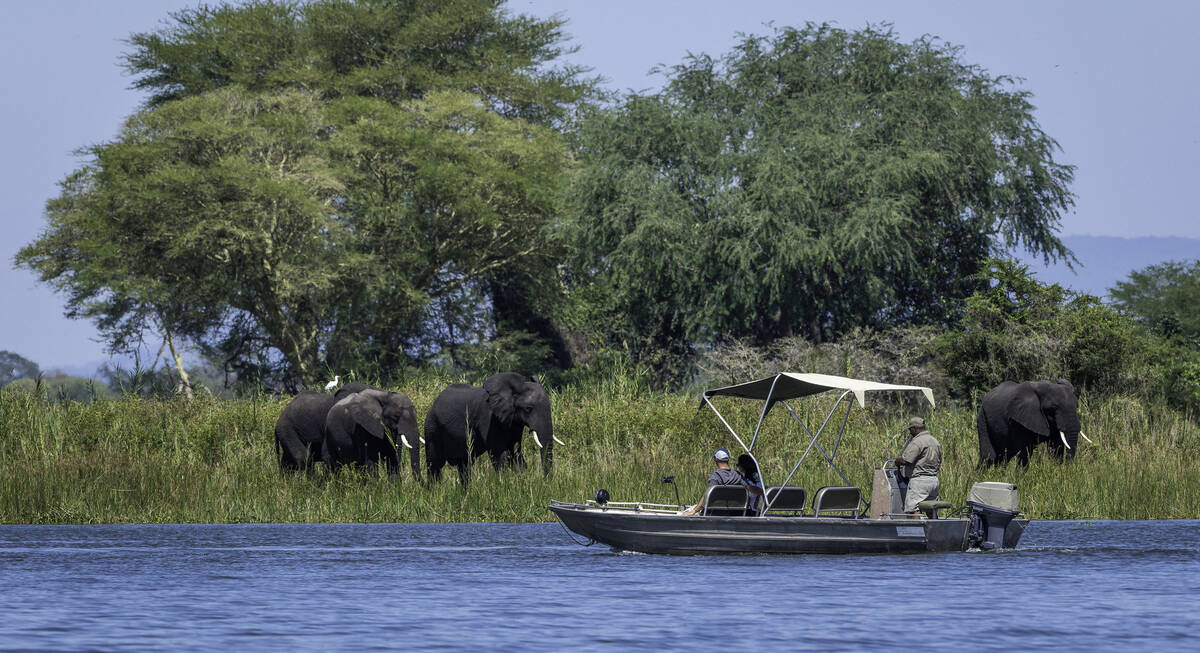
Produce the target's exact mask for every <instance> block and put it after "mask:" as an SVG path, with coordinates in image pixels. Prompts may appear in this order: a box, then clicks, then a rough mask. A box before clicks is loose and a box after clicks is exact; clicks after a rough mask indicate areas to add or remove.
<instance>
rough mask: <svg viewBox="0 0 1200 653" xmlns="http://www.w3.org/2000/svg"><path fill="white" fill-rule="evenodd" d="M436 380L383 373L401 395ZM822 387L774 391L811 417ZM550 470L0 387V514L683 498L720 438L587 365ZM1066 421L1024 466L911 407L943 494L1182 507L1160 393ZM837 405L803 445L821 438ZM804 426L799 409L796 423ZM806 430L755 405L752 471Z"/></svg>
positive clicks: (806, 481) (1155, 509)
mask: <svg viewBox="0 0 1200 653" xmlns="http://www.w3.org/2000/svg"><path fill="white" fill-rule="evenodd" d="M444 381H445V380H435V379H423V380H416V381H412V382H410V383H408V384H407V387H403V388H398V389H401V390H403V391H405V392H406V393H408V394H409V395H410V396H411V397H412V398H413V401H414V402H415V403H416V405H417V408H418V410H419V411H424V410H425V409H427V408H428V406H429V405H430V403H431V402H432V401H433V398H434V397H435V396H436V394H437V392H438V391H439V390H440V389H441V387H442V386H443V385H444ZM833 398H834V397H832V396H829V397H817V398H810V399H808V400H803V401H795V402H792V406H793V407H795V408H796V409H797V412H798V413H799V414H800V416H801V417H802V418H804V419H805V421H806V423H809V424H814V425H815V424H819V423H820V421H821V419H822V418H823V417H824V415H825V411H827V410H828V409H829V407H830V406H831V405H832V401H833ZM552 401H553V404H554V418H555V427H556V428H555V430H556V433H557V434H558V435H559V437H560V438H562V439H563V440H565V441H566V443H567V445H566V446H560V447H557V448H556V449H555V452H554V453H555V462H554V470H553V473H552V474H551V475H550V476H548V477H547V476H545V475H543V473H542V469H541V464H540V461H539V459H538V456H537V452H536V449H535V448H534V446H533V444H532V441H531V440H530V439H529V438H526V440H525V452H524V453H525V457H526V458H527V460H528V463H529V468H528V470H527V471H525V472H523V473H522V472H515V471H511V470H506V471H503V472H500V473H497V472H496V471H494V470H493V469H492V468H491V466H490V465H489V464H488V463H487V459H486V457H485V458H481V459H479V461H478V462H479V464H477V465H476V466H475V468H474V474H473V476H472V482H471V484H470V486H469V487H468V488H466V489H464V488H463V487H462V486H461V485H460V483H459V481H458V475H457V474H456V473H455V472H454V470H453V469H450V468H447V469H446V470H444V472H443V475H442V479H441V481H440V482H438V483H435V484H433V485H432V486H430V487H425V486H423V485H421V484H419V483H418V482H416V481H415V480H414V479H413V478H412V477H411V474H410V473H409V471H408V466H407V464H404V465H402V470H401V473H400V476H399V478H398V479H397V480H396V481H389V480H388V479H387V478H386V477H385V476H383V475H379V474H373V473H370V472H366V471H353V470H352V471H350V472H348V473H346V472H344V473H341V474H339V475H337V476H330V475H328V474H326V473H325V472H324V470H323V469H320V467H319V466H318V469H317V471H315V472H314V473H312V474H308V475H304V474H281V473H280V472H279V470H278V464H277V462H276V459H275V450H274V440H273V429H274V424H275V420H276V418H277V417H278V415H279V412H280V411H281V410H282V409H283V406H284V405H285V403H286V399H283V400H281V399H276V398H272V397H268V396H260V397H254V398H248V399H237V400H230V399H218V398H212V397H198V398H197V399H195V400H193V401H191V402H184V401H174V400H155V399H141V398H135V397H130V398H124V399H116V400H109V401H96V402H93V403H90V404H81V403H76V402H60V401H55V400H52V399H46V398H44V397H39V396H37V395H36V394H31V393H28V392H25V391H13V390H0V522H4V523H120V522H136V523H153V522H378V521H389V522H390V521H396V522H433V521H542V520H546V519H548V518H549V516H550V515H549V513H548V512H547V510H546V505H547V503H548V502H549V501H550V499H552V498H557V499H570V500H582V499H584V498H588V497H591V496H592V495H593V493H594V492H595V490H596V489H597V488H600V487H603V488H607V489H608V490H609V491H610V493H611V494H612V497H613V500H614V501H622V500H644V501H653V502H660V503H674V502H675V493H674V489H673V488H671V486H669V485H664V484H662V483H661V482H660V479H661V477H663V476H668V475H669V476H674V477H675V478H676V480H677V482H678V484H679V491H680V493H681V495H682V500H683V501H684V502H685V503H691V502H694V501H695V500H696V499H697V498H698V497H699V496H700V495H701V493H702V491H703V486H704V481H705V479H706V478H707V476H708V474H709V472H710V471H711V462H710V458H709V454H710V453H711V451H712V450H714V449H715V448H717V447H719V446H726V447H730V449H731V450H733V451H735V452H736V451H737V448H736V446H735V443H734V441H733V439H732V438H731V437H729V435H728V433H727V432H726V431H725V429H724V427H723V426H722V425H721V424H720V422H719V421H718V420H717V419H716V418H715V417H714V416H713V414H712V412H711V411H709V410H708V409H707V408H704V409H702V410H700V409H699V403H698V401H697V399H696V397H695V396H684V395H676V394H665V393H661V392H655V391H652V390H650V389H648V388H647V387H646V386H645V385H644V384H643V383H641V382H639V380H638V379H637V378H636V377H633V376H617V377H615V378H609V379H602V380H593V381H589V382H587V383H586V384H584V385H577V386H571V387H567V388H564V389H562V390H559V391H556V392H554V393H552ZM719 406H720V408H721V410H722V413H723V414H724V415H725V416H726V417H727V418H728V419H729V420H730V423H731V424H733V425H734V426H735V428H738V429H739V432H741V430H742V429H752V428H753V425H754V423H755V421H756V420H757V418H758V412H757V411H758V409H759V408H760V406H759V405H758V404H754V403H753V402H748V401H741V400H733V399H731V400H724V401H723V402H722V403H721V404H719ZM1080 411H1081V416H1082V420H1083V426H1084V431H1085V432H1086V433H1087V434H1088V435H1089V437H1091V438H1092V439H1093V440H1095V444H1091V445H1089V444H1087V443H1086V442H1082V441H1081V443H1080V451H1079V454H1078V456H1076V459H1075V461H1074V462H1073V463H1072V464H1070V465H1062V464H1060V463H1058V462H1056V461H1054V460H1052V459H1051V458H1050V457H1049V456H1048V455H1047V454H1046V453H1045V451H1044V450H1039V451H1038V453H1037V454H1036V455H1035V456H1034V457H1033V459H1032V461H1031V463H1030V465H1029V466H1028V467H1027V468H1021V467H1019V466H1017V464H1016V463H1015V462H1013V463H1010V464H1009V466H1007V467H1003V468H992V469H988V470H985V471H978V470H976V468H975V463H976V460H977V445H976V440H975V414H974V411H973V410H971V409H952V408H951V409H946V408H939V409H937V410H934V411H931V412H929V413H928V414H927V415H926V417H927V420H928V423H929V426H930V430H931V431H932V432H933V434H934V435H935V436H936V437H937V438H938V440H939V441H940V442H941V444H942V448H943V453H944V463H943V466H942V473H941V481H942V497H943V498H944V499H946V500H948V501H951V502H952V503H955V504H961V503H962V502H963V501H964V500H965V498H966V495H967V492H968V489H969V488H970V486H971V484H972V483H974V482H976V481H983V480H1004V481H1009V482H1012V483H1015V484H1016V485H1017V487H1018V490H1019V492H1020V503H1021V509H1022V511H1024V512H1025V513H1026V514H1028V515H1029V516H1030V517H1032V518H1034V519H1082V518H1087V519H1171V518H1196V517H1197V516H1200V465H1197V464H1196V460H1197V456H1198V455H1200V428H1198V427H1197V425H1196V424H1195V423H1194V422H1193V421H1191V420H1190V419H1188V418H1186V417H1184V416H1181V415H1179V414H1177V413H1175V412H1172V411H1170V410H1168V409H1166V408H1164V407H1162V406H1147V405H1143V404H1141V403H1138V402H1137V401H1134V400H1131V399H1122V398H1115V399H1104V400H1096V401H1092V400H1089V399H1088V398H1086V397H1085V398H1084V399H1083V400H1082V402H1081V409H1080ZM841 417H842V412H841V411H839V412H838V413H837V415H836V416H835V418H834V419H833V420H831V425H830V427H828V429H827V434H826V435H825V436H823V437H822V439H821V445H822V447H824V448H825V450H826V451H829V450H830V449H831V448H832V446H833V444H834V440H833V438H832V437H830V435H829V434H831V433H834V432H836V428H837V426H838V424H839V423H840V420H841ZM908 417H909V413H908V412H907V411H906V410H903V409H899V408H888V407H887V404H882V405H880V406H878V407H876V408H871V407H868V409H867V410H860V409H858V408H857V407H855V408H854V409H853V410H852V411H851V412H850V417H849V420H848V423H847V428H846V437H845V438H844V439H843V440H842V442H841V444H840V446H839V448H838V451H837V457H836V462H837V463H838V465H839V467H840V468H841V469H842V470H843V471H844V473H845V474H846V476H847V478H848V479H849V481H850V482H851V483H852V484H855V485H858V486H860V487H862V488H863V489H864V491H865V492H866V493H869V488H870V484H871V469H872V468H873V467H875V466H877V465H878V464H879V463H880V462H881V461H883V460H885V459H887V458H889V457H893V456H895V455H896V452H897V451H898V450H899V448H900V447H901V445H902V444H903V442H904V438H905V437H906V435H905V426H906V424H907V420H908ZM814 428H815V426H814ZM807 444H808V442H807V439H806V438H803V437H802V434H800V433H799V432H798V430H797V429H796V428H795V426H794V422H793V421H792V420H791V418H790V416H788V415H787V413H786V411H784V410H781V409H776V410H773V411H772V412H771V414H770V415H768V416H767V419H766V420H765V423H764V428H763V436H762V437H761V438H760V440H759V443H758V445H757V446H756V448H755V453H756V455H757V457H758V459H759V461H760V462H761V463H762V466H763V473H764V480H765V481H766V482H767V483H768V484H777V483H780V482H782V480H783V478H784V477H785V476H786V475H787V473H788V472H789V471H790V470H791V466H792V464H793V463H794V462H795V460H796V458H797V457H798V456H799V455H800V453H801V452H803V450H804V447H806V446H807ZM819 456H820V454H819V453H818V452H817V451H815V450H814V451H812V452H810V454H809V459H808V461H807V462H806V463H805V465H804V466H802V468H801V469H800V470H799V472H797V474H796V476H795V477H794V478H793V480H792V482H791V483H792V484H793V485H802V486H804V487H807V488H809V489H810V492H812V491H814V490H815V489H816V488H818V487H820V486H823V485H841V484H842V483H843V481H842V480H841V479H840V478H839V477H838V476H837V475H836V474H835V473H834V472H832V471H831V470H830V469H829V468H828V467H827V466H825V465H823V464H821V462H820V457H819Z"/></svg>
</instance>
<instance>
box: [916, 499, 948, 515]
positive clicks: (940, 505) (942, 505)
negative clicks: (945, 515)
mask: <svg viewBox="0 0 1200 653" xmlns="http://www.w3.org/2000/svg"><path fill="white" fill-rule="evenodd" d="M953 507H954V505H953V504H951V503H950V502H949V501H938V500H936V499H928V500H925V501H922V502H920V503H918V504H917V510H920V511H921V512H923V513H925V518H926V519H937V511H939V510H949V509H951V508H953Z"/></svg>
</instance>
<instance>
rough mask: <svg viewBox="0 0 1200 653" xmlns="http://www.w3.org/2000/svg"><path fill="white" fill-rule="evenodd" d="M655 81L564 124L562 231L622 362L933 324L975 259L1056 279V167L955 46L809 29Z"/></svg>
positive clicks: (1013, 95)
mask: <svg viewBox="0 0 1200 653" xmlns="http://www.w3.org/2000/svg"><path fill="white" fill-rule="evenodd" d="M664 73H665V74H666V77H667V84H666V87H665V88H664V90H663V91H662V92H661V93H658V94H655V95H650V96H637V95H631V96H629V97H627V98H626V99H625V100H624V101H623V102H621V103H619V104H618V105H617V106H614V107H611V108H607V109H604V110H600V111H597V112H595V113H593V114H590V115H588V116H587V118H586V119H585V120H584V121H583V122H582V128H581V131H580V134H579V135H578V139H577V152H578V157H579V159H580V161H581V166H580V171H579V173H578V175H577V176H576V177H575V178H574V180H573V184H572V187H571V189H570V192H569V193H568V197H569V202H570V209H569V211H568V214H567V215H568V217H567V218H566V219H565V220H564V224H563V225H562V227H563V230H562V233H563V238H564V242H565V243H566V244H567V245H568V246H569V247H570V249H571V252H572V268H573V275H574V276H573V282H574V284H575V287H576V288H580V287H586V286H599V288H600V289H601V290H600V293H599V294H600V295H601V296H602V297H604V301H606V303H607V306H608V309H609V310H610V311H612V312H615V313H618V314H620V315H621V316H623V318H624V323H623V324H622V325H621V328H620V329H619V330H618V331H616V332H615V333H613V338H612V342H613V343H614V344H617V345H618V346H623V347H625V348H627V349H628V350H629V351H630V352H631V353H632V355H633V357H634V358H635V360H637V361H639V362H649V363H651V364H653V365H654V366H656V367H658V368H659V369H664V368H671V367H674V366H677V365H678V364H679V362H680V361H685V360H687V359H688V358H689V357H690V356H691V355H692V354H693V353H694V352H695V350H696V348H697V347H706V346H709V345H712V344H720V343H723V342H728V341H730V340H732V339H745V340H747V341H748V342H750V343H752V344H763V343H766V342H769V341H770V340H772V339H775V338H779V337H785V336H789V335H793V334H803V335H806V336H807V337H809V338H811V339H812V340H813V341H814V342H820V341H822V340H825V339H828V338H831V337H834V336H835V335H836V334H838V333H840V332H844V331H847V330H849V329H851V328H853V327H856V326H864V325H866V326H870V325H906V324H922V323H932V324H946V323H950V322H953V321H954V320H955V319H957V318H958V317H959V316H960V315H961V311H962V306H963V305H962V301H963V299H964V298H965V297H967V296H968V295H970V294H971V292H973V291H974V290H976V289H977V288H979V283H980V282H979V280H978V277H977V276H976V273H977V272H978V271H979V270H980V268H981V265H982V261H983V260H984V259H986V258H987V257H988V256H989V254H991V253H994V252H997V251H1002V250H1006V249H1010V248H1024V249H1026V250H1028V251H1031V252H1033V253H1036V254H1040V255H1043V256H1044V257H1046V258H1048V259H1062V258H1066V259H1068V260H1070V256H1071V255H1070V252H1069V251H1068V250H1067V249H1066V248H1065V247H1064V246H1063V244H1062V242H1061V241H1060V240H1059V239H1058V237H1057V236H1056V235H1055V230H1056V229H1057V228H1058V224H1059V219H1060V215H1061V213H1062V212H1063V211H1065V210H1067V209H1068V208H1069V207H1070V206H1071V205H1072V201H1073V199H1072V195H1071V194H1070V192H1069V190H1068V185H1069V183H1070V182H1071V180H1072V176H1073V168H1072V167H1071V166H1067V165H1063V164H1060V163H1058V162H1056V161H1055V160H1054V158H1053V155H1054V153H1055V151H1056V150H1057V149H1058V147H1057V144H1056V143H1055V141H1054V140H1053V139H1051V138H1050V137H1049V136H1047V135H1046V134H1045V133H1044V132H1042V130H1041V129H1040V128H1039V127H1038V125H1037V122H1036V120H1035V119H1034V117H1033V106H1032V104H1031V103H1030V95H1029V93H1028V92H1026V91H1022V90H1019V89H1016V88H1014V83H1013V81H1012V80H1011V79H1009V78H1006V77H1003V76H991V75H988V74H987V73H986V72H985V71H983V70H981V69H980V68H978V67H976V66H972V65H969V64H967V63H964V62H962V61H961V52H960V50H959V49H958V48H955V47H952V46H948V45H945V44H943V43H941V42H939V41H937V40H935V39H932V38H928V37H926V38H921V39H918V40H917V41H914V42H913V43H910V44H906V43H900V42H898V41H897V40H896V39H895V38H894V35H893V33H892V32H891V30H890V28H882V29H875V28H869V29H865V30H863V31H859V32H848V31H844V30H840V29H835V28H832V27H829V26H827V25H819V26H818V25H808V26H806V27H804V28H801V29H793V28H785V29H780V30H777V31H776V32H775V34H774V35H773V36H772V37H769V38H768V37H753V36H752V37H747V38H745V39H743V40H742V41H741V43H739V44H738V45H737V46H736V47H735V48H734V49H733V51H731V52H730V53H728V54H726V55H725V56H723V57H722V58H720V59H719V60H716V59H713V58H710V57H708V56H705V55H697V56H690V57H689V58H688V59H687V60H686V61H685V62H684V63H682V64H680V65H678V66H675V67H673V68H670V69H668V70H665V71H664ZM678 371H679V368H678V367H675V373H676V374H678Z"/></svg>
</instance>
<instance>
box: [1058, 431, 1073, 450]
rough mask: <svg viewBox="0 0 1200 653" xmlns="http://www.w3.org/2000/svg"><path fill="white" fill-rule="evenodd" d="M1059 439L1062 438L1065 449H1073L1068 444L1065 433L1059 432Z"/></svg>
mask: <svg viewBox="0 0 1200 653" xmlns="http://www.w3.org/2000/svg"><path fill="white" fill-rule="evenodd" d="M1058 437H1060V438H1062V441H1063V446H1064V447H1066V448H1068V449H1070V448H1071V445H1069V444H1067V435H1066V434H1065V433H1063V432H1062V431H1059V432H1058Z"/></svg>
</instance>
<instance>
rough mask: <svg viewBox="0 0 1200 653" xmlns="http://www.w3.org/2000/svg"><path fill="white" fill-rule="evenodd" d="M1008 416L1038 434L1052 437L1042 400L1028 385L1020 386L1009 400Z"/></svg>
mask: <svg viewBox="0 0 1200 653" xmlns="http://www.w3.org/2000/svg"><path fill="white" fill-rule="evenodd" d="M1008 418H1009V419H1011V420H1012V421H1014V422H1016V423H1017V424H1020V425H1021V426H1024V427H1025V428H1027V429H1029V430H1030V431H1033V432H1034V433H1037V434H1038V435H1041V436H1043V437H1050V423H1049V422H1047V421H1046V414H1045V413H1043V412H1042V400H1041V399H1040V398H1039V397H1038V394H1037V393H1036V392H1034V391H1033V389H1032V388H1030V387H1028V386H1025V385H1022V386H1021V387H1019V388H1018V389H1017V392H1016V393H1015V394H1014V395H1013V398H1012V399H1010V400H1009V402H1008Z"/></svg>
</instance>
